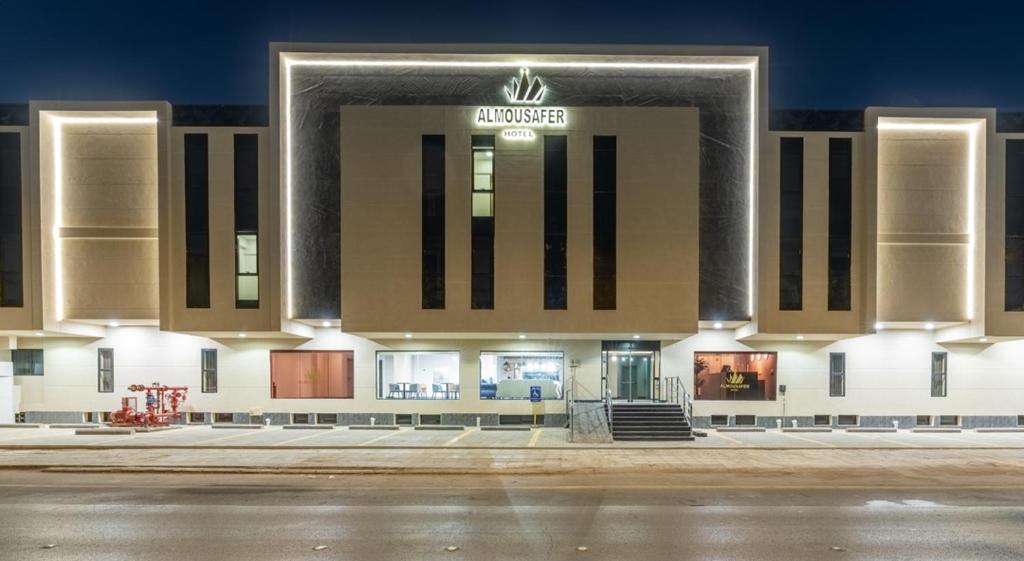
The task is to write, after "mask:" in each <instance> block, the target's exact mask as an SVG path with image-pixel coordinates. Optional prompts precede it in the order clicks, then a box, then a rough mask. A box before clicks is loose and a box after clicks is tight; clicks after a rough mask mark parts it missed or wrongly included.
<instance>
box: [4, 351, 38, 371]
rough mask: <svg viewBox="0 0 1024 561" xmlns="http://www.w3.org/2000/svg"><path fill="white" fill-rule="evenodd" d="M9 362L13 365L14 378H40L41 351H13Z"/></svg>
mask: <svg viewBox="0 0 1024 561" xmlns="http://www.w3.org/2000/svg"><path fill="white" fill-rule="evenodd" d="M11 362H13V363H14V375H15V376H42V375H43V350H42V349H15V350H12V351H11Z"/></svg>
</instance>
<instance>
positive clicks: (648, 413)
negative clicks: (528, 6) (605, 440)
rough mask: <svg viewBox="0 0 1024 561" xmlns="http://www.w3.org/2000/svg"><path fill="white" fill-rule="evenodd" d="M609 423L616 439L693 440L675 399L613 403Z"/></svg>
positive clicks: (687, 422) (681, 410)
mask: <svg viewBox="0 0 1024 561" xmlns="http://www.w3.org/2000/svg"><path fill="white" fill-rule="evenodd" d="M611 425H612V427H611V428H612V438H614V439H615V440H659V441H660V440H693V431H692V428H691V427H690V423H689V421H687V420H686V416H685V415H684V414H683V409H682V407H680V406H679V404H677V403H613V404H612V420H611Z"/></svg>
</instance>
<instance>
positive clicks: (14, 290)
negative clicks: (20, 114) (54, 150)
mask: <svg viewBox="0 0 1024 561" xmlns="http://www.w3.org/2000/svg"><path fill="white" fill-rule="evenodd" d="M21 210H22V209H21V134H20V133H16V132H0V306H2V307H5V308H6V307H21V306H23V305H24V288H23V282H24V280H23V273H24V272H23V271H22V236H21Z"/></svg>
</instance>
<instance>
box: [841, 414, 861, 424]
mask: <svg viewBox="0 0 1024 561" xmlns="http://www.w3.org/2000/svg"><path fill="white" fill-rule="evenodd" d="M858 420H859V419H858V418H857V416H856V415H839V419H838V421H837V423H836V424H838V425H841V426H844V427H853V426H857V424H858Z"/></svg>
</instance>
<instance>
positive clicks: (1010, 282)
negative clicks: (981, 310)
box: [1003, 138, 1024, 312]
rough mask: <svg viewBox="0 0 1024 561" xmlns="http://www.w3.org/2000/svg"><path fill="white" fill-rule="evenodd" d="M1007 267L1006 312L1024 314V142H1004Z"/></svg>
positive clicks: (1012, 140) (1023, 140)
mask: <svg viewBox="0 0 1024 561" xmlns="http://www.w3.org/2000/svg"><path fill="white" fill-rule="evenodd" d="M1004 202H1005V207H1006V230H1005V241H1006V250H1005V253H1004V254H1003V260H1004V262H1005V264H1006V268H1005V273H1004V281H1005V293H1004V294H1005V302H1004V309H1005V310H1006V311H1007V312H1021V311H1024V139H1016V138H1013V139H1007V141H1006V200H1005V201H1004Z"/></svg>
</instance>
